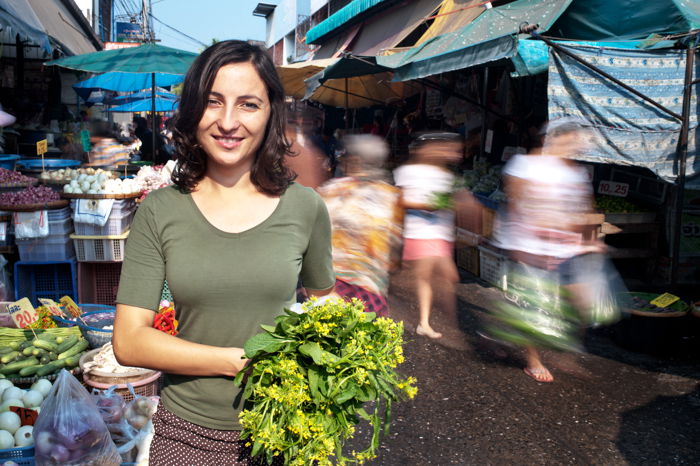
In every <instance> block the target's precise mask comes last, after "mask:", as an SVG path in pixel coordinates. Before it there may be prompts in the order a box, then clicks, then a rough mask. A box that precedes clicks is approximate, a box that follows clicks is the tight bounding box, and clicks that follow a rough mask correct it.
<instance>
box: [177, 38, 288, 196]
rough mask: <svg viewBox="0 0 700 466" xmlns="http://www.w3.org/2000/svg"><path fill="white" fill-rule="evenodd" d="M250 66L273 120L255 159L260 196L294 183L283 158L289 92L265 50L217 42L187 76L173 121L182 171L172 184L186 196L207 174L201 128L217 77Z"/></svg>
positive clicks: (253, 174) (254, 179)
mask: <svg viewBox="0 0 700 466" xmlns="http://www.w3.org/2000/svg"><path fill="white" fill-rule="evenodd" d="M246 62H248V63H251V64H252V65H253V66H254V67H255V69H256V70H257V72H258V75H260V79H262V80H263V82H264V83H265V86H266V87H267V96H268V99H269V100H270V119H269V120H268V122H267V128H266V129H265V137H264V139H263V142H262V144H261V146H260V148H259V149H258V152H257V153H256V155H255V160H254V161H253V167H252V169H251V172H250V178H251V180H252V182H253V184H254V185H255V186H256V187H257V188H258V190H259V191H261V192H263V193H265V194H269V195H275V196H278V195H281V194H283V193H284V191H285V190H286V189H287V187H288V186H289V184H290V183H291V182H292V180H293V179H294V174H293V173H292V172H291V171H290V170H289V168H287V166H286V165H285V163H284V158H285V156H286V155H287V154H290V153H291V152H290V147H291V143H290V142H289V141H288V140H287V138H286V136H285V133H284V129H285V124H286V116H285V105H284V89H283V87H282V83H281V82H280V79H279V76H278V75H277V70H276V69H275V65H274V64H273V63H272V60H271V59H270V57H269V55H268V54H267V52H266V51H265V50H263V49H262V48H260V47H258V46H256V45H251V44H249V43H247V42H244V41H240V40H227V41H223V42H218V43H216V44H214V45H212V46H211V47H209V48H207V49H206V50H204V51H203V52H202V53H201V54H200V55H199V56H198V57H197V58H196V59H195V61H194V63H192V66H190V69H189V70H188V71H187V75H186V76H185V82H184V84H183V87H182V95H181V96H180V104H179V106H178V109H177V112H176V114H175V116H174V117H173V120H174V121H173V142H174V145H175V155H176V160H177V168H176V169H175V171H174V172H173V176H172V179H173V183H175V185H177V186H178V187H179V188H180V189H181V190H182V191H184V192H191V191H192V190H194V188H195V187H196V186H197V183H198V182H199V181H201V180H202V178H203V177H204V174H205V172H206V170H207V154H206V152H204V150H202V148H201V147H200V146H199V144H198V143H197V137H196V134H197V126H198V125H199V121H200V120H201V119H202V116H203V115H204V111H205V109H206V105H207V99H208V98H209V92H211V88H212V85H213V84H214V79H215V78H216V74H217V73H218V71H219V69H220V68H221V67H222V66H225V65H229V64H231V63H246Z"/></svg>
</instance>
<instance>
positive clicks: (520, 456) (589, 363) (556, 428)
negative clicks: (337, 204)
mask: <svg viewBox="0 0 700 466" xmlns="http://www.w3.org/2000/svg"><path fill="white" fill-rule="evenodd" d="M470 277H471V276H470V275H468V274H463V277H462V283H461V284H460V285H459V287H458V290H459V291H458V295H459V301H460V324H461V326H462V328H463V329H465V330H466V341H467V342H468V344H467V347H466V348H465V349H455V348H456V347H458V346H459V345H458V344H457V343H458V339H457V338H455V337H454V336H453V337H449V336H445V337H444V338H443V339H446V340H448V341H447V342H440V343H435V342H433V341H432V340H429V339H427V338H424V337H420V336H417V335H416V334H415V328H414V325H415V322H416V320H417V310H416V309H415V304H414V300H413V299H412V297H411V295H410V294H409V293H408V290H409V288H408V287H407V286H406V284H407V279H408V274H407V272H406V271H402V272H401V273H399V274H398V275H396V276H395V277H394V281H393V293H392V301H391V304H392V315H393V317H395V318H397V319H402V320H404V322H405V323H406V324H405V327H406V331H405V338H406V341H407V343H406V344H405V350H406V360H407V362H406V363H405V364H404V365H403V366H402V370H403V371H404V372H405V373H407V374H411V375H414V376H416V377H417V378H418V387H419V392H418V395H417V396H416V398H415V399H414V400H412V401H408V402H402V403H399V404H396V405H394V421H393V423H392V426H391V433H390V435H389V436H387V437H384V438H383V440H382V445H381V447H380V454H379V457H378V458H377V459H376V460H374V461H373V462H371V463H370V464H375V465H383V466H391V465H402V466H413V465H427V464H431V465H449V464H459V465H466V464H605V465H613V464H664V465H671V464H674V465H675V464H698V462H699V461H700V449H698V442H700V430H698V418H699V416H700V383H699V382H698V380H699V379H700V366H698V364H697V363H698V361H697V359H695V360H694V361H693V360H684V361H671V360H670V359H667V358H655V357H652V356H647V355H644V354H640V353H633V352H630V351H627V350H624V349H622V348H620V347H618V346H616V345H614V344H613V343H612V342H611V341H610V339H609V338H608V337H607V336H606V335H605V333H606V332H604V331H597V332H596V333H595V335H590V333H591V332H589V336H588V338H587V342H586V346H587V348H588V350H589V353H588V354H581V355H564V354H556V353H554V354H553V353H548V354H546V355H545V362H549V363H550V366H551V368H552V373H553V375H554V377H555V381H554V383H551V384H538V383H536V382H535V381H533V380H532V379H531V378H529V377H527V376H526V375H525V374H524V373H523V372H522V363H521V362H520V361H519V360H518V359H516V358H513V357H509V358H508V359H506V360H498V359H496V358H495V357H494V355H493V354H492V353H489V352H488V351H487V350H485V349H484V348H483V345H480V344H479V341H480V338H479V337H478V336H477V335H476V328H477V325H478V324H477V322H478V319H479V318H481V317H483V313H484V310H485V308H486V307H487V306H488V302H489V300H490V299H492V298H493V297H496V296H498V294H497V290H496V289H494V288H486V287H485V286H484V284H483V282H479V281H478V280H476V279H474V278H470ZM440 317H441V316H440V315H439V314H436V316H435V317H434V320H435V321H436V322H437V324H436V328H437V329H438V330H440V331H444V330H445V329H444V328H441V327H440V326H439V321H440ZM411 324H412V325H411ZM608 333H609V332H608ZM696 355H697V353H696ZM358 437H359V435H358ZM363 441H364V439H363ZM360 446H361V445H359V444H358V447H360Z"/></svg>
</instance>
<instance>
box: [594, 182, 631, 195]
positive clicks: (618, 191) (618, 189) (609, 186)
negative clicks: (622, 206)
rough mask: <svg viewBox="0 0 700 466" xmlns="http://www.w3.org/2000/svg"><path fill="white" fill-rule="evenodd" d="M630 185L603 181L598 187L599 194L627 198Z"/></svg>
mask: <svg viewBox="0 0 700 466" xmlns="http://www.w3.org/2000/svg"><path fill="white" fill-rule="evenodd" d="M629 191H630V185H628V184H627V183H618V182H617V181H601V182H600V184H599V185H598V194H607V195H609V196H617V197H627V194H629Z"/></svg>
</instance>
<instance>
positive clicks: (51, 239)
mask: <svg viewBox="0 0 700 466" xmlns="http://www.w3.org/2000/svg"><path fill="white" fill-rule="evenodd" d="M15 244H16V245H17V249H18V251H19V258H20V260H23V261H25V262H41V261H64V260H68V259H71V258H73V257H75V250H74V249H73V243H72V242H71V240H70V238H69V237H68V236H65V235H57V236H54V235H50V236H47V237H46V238H41V239H33V240H16V241H15Z"/></svg>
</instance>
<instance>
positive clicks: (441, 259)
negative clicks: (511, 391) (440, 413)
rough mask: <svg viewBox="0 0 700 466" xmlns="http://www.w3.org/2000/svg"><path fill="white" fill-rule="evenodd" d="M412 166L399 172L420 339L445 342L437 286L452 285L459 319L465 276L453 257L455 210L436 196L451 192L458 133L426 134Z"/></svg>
mask: <svg viewBox="0 0 700 466" xmlns="http://www.w3.org/2000/svg"><path fill="white" fill-rule="evenodd" d="M410 150H411V158H412V160H411V162H412V163H408V164H406V165H404V166H402V167H399V168H397V169H396V170H395V171H394V180H395V182H396V186H398V187H400V188H401V190H402V199H401V203H402V206H403V207H404V208H405V209H406V218H405V221H404V235H403V236H404V245H403V260H404V261H408V262H410V263H411V264H412V267H413V273H414V280H415V287H416V295H417V297H418V308H419V312H420V320H419V323H418V326H417V327H416V333H418V335H423V336H427V337H429V338H441V337H442V333H440V332H437V331H435V330H434V329H433V327H432V326H431V325H430V314H431V311H432V306H433V295H434V294H435V288H436V285H438V284H442V285H444V286H445V287H446V289H447V293H446V296H445V304H446V305H447V306H449V307H450V309H448V312H447V313H448V314H449V315H452V316H454V315H455V306H456V303H455V291H454V287H455V284H456V283H457V282H459V273H458V272H457V267H456V266H455V263H454V260H453V258H452V253H453V249H454V240H455V232H454V229H455V220H454V219H455V216H454V211H453V210H452V209H449V208H444V206H443V207H441V206H439V205H438V204H436V203H435V196H437V195H439V194H445V193H451V192H452V190H453V187H454V179H455V178H454V175H453V174H452V172H451V171H450V170H449V169H448V168H447V166H448V164H451V163H457V162H459V161H460V160H461V158H462V150H463V143H462V138H461V136H460V135H459V134H456V133H426V134H422V135H420V136H418V137H417V138H416V139H415V141H414V142H413V143H412V144H411V147H410Z"/></svg>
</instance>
